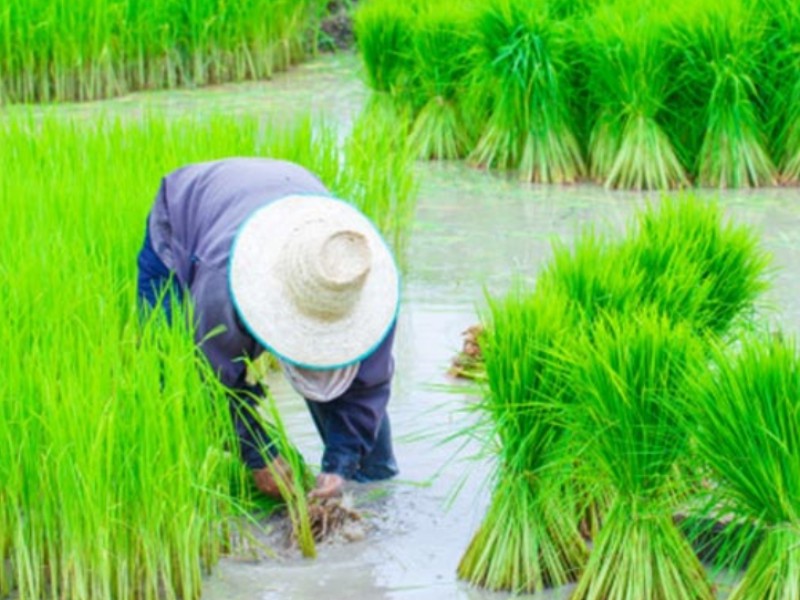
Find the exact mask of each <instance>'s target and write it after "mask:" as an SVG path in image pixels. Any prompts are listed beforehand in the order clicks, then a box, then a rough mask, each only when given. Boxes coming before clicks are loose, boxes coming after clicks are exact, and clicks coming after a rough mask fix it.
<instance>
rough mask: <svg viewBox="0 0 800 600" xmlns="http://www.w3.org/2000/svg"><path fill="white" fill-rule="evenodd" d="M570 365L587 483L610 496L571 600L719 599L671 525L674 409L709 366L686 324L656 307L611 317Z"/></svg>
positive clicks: (573, 417)
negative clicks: (696, 374) (696, 373)
mask: <svg viewBox="0 0 800 600" xmlns="http://www.w3.org/2000/svg"><path fill="white" fill-rule="evenodd" d="M579 335H580V339H579V341H577V342H576V343H575V344H574V345H573V346H572V347H571V348H570V349H569V352H568V354H566V355H565V357H564V359H565V362H566V365H567V366H566V368H567V369H568V370H569V372H570V378H571V381H572V385H573V393H574V394H575V395H576V397H578V398H580V399H581V401H580V402H578V403H569V404H567V405H566V407H565V418H566V420H565V423H567V424H568V426H569V428H570V429H571V430H572V431H573V432H574V433H575V435H576V438H577V440H580V441H581V442H579V444H580V445H579V446H576V447H583V448H585V452H583V453H582V454H581V455H580V459H581V461H582V462H581V465H582V466H583V467H584V468H585V469H586V470H587V473H589V478H588V481H594V482H596V481H601V482H603V483H604V485H608V486H609V487H610V488H611V489H612V490H613V499H612V501H611V505H610V506H609V508H608V510H607V512H606V513H605V515H604V518H603V526H602V528H601V529H600V531H599V533H598V535H597V536H596V538H595V539H594V545H593V548H592V551H591V554H590V556H589V561H588V563H587V565H586V569H585V570H584V572H583V574H582V576H581V578H580V579H579V581H578V584H577V586H576V588H575V590H574V592H573V594H572V596H571V597H572V598H575V599H578V600H579V599H582V598H587V599H588V598H606V599H608V600H614V599H624V598H658V599H669V598H676V599H677V598H680V599H684V598H707V599H710V598H713V594H712V590H711V586H710V584H709V583H708V581H707V580H706V576H705V572H704V569H703V566H702V565H701V563H700V561H699V560H698V558H697V557H696V556H695V554H694V551H693V549H692V547H691V545H690V544H689V543H688V541H687V540H686V539H685V538H684V537H683V535H682V534H681V533H680V531H679V530H678V528H677V527H676V525H675V524H674V522H673V518H672V514H673V510H674V508H675V505H676V503H677V501H678V499H679V498H680V497H681V492H680V488H679V486H678V485H676V482H675V481H674V479H673V478H672V477H671V475H672V472H673V467H674V465H675V464H676V461H678V459H679V458H680V457H681V456H682V455H683V454H684V452H686V449H687V445H688V435H687V434H686V432H685V430H683V429H682V428H681V427H679V422H678V418H677V416H676V414H675V411H674V405H675V404H677V403H678V402H681V401H682V399H683V398H684V396H685V395H686V393H687V391H686V390H687V376H688V373H689V372H690V370H691V369H693V368H696V365H697V364H698V363H700V362H702V361H703V352H702V345H701V344H699V343H698V342H697V337H696V336H695V334H694V332H693V331H692V330H691V329H690V328H689V327H687V326H686V325H684V324H673V323H672V322H671V321H670V320H669V319H668V318H666V317H664V316H661V315H659V314H658V313H657V312H655V311H652V310H646V309H644V310H640V311H635V312H630V313H628V314H627V315H614V314H609V315H608V317H607V318H604V319H599V320H598V321H596V322H595V323H594V324H593V325H592V326H591V328H587V329H586V330H584V331H582V332H579Z"/></svg>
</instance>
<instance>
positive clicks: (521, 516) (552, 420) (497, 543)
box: [458, 288, 587, 592]
mask: <svg viewBox="0 0 800 600" xmlns="http://www.w3.org/2000/svg"><path fill="white" fill-rule="evenodd" d="M489 305H490V320H489V323H488V324H487V327H486V331H485V333H484V334H483V336H482V350H483V355H484V359H485V370H486V378H485V379H486V382H487V389H486V392H485V396H484V399H483V401H482V403H481V404H480V407H479V409H480V410H481V412H482V413H483V414H484V417H485V419H486V420H487V421H488V423H489V425H490V428H491V431H492V438H491V439H492V440H493V442H494V444H495V445H496V447H495V448H494V450H495V452H496V454H497V456H498V464H497V467H496V469H497V471H496V475H495V478H494V491H493V493H492V498H491V504H490V507H489V509H488V511H487V514H486V517H485V518H484V521H483V523H482V524H481V526H480V528H479V530H478V531H477V533H476V534H475V536H474V537H473V539H472V541H471V542H470V545H469V547H468V548H467V550H466V552H465V553H464V555H463V557H462V558H461V561H460V563H459V566H458V575H459V577H460V578H462V579H465V580H467V581H469V582H471V583H473V584H475V585H479V586H482V587H486V588H490V589H500V590H512V591H515V592H518V591H528V592H533V591H539V590H542V589H544V588H546V587H556V586H561V585H564V584H566V583H568V582H570V581H574V580H575V579H576V578H577V576H578V574H579V572H580V571H581V569H582V567H583V564H584V562H585V560H586V556H587V550H586V546H585V544H584V542H583V539H582V538H581V537H580V534H579V532H578V522H577V511H576V505H577V503H576V499H575V497H574V495H573V494H572V493H571V488H570V485H569V480H568V473H569V468H570V460H569V458H568V457H569V454H568V452H567V448H568V445H567V436H566V434H565V431H564V430H563V429H562V428H561V427H560V426H559V425H557V424H556V421H557V419H556V418H557V416H558V414H557V412H558V411H557V406H558V402H559V401H560V399H562V398H563V396H564V394H565V391H566V389H567V385H566V381H565V377H564V373H563V371H561V370H560V369H559V368H558V367H557V366H556V365H555V364H554V358H553V355H554V353H555V351H556V349H557V348H558V347H559V345H560V344H562V343H563V339H564V337H565V336H568V335H569V334H570V330H571V326H572V323H573V322H572V319H571V318H570V317H571V315H570V314H569V313H568V311H567V310H566V306H565V303H564V302H563V301H562V300H561V299H560V297H559V296H557V295H543V294H532V293H530V292H526V291H525V290H524V288H519V289H516V290H514V291H512V292H511V293H510V294H509V295H508V296H507V297H505V298H502V299H498V300H493V299H491V298H490V299H489Z"/></svg>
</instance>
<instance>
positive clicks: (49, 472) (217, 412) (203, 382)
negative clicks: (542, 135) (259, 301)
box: [0, 113, 413, 600]
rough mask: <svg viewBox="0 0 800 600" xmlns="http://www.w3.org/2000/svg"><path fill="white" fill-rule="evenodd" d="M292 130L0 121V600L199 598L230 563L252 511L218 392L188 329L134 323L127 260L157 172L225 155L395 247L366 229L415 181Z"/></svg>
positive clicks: (229, 120)
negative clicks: (286, 183) (292, 181)
mask: <svg viewBox="0 0 800 600" xmlns="http://www.w3.org/2000/svg"><path fill="white" fill-rule="evenodd" d="M292 127H293V126H292V125H287V126H285V127H284V128H283V129H281V128H279V127H276V126H273V125H270V124H265V123H262V122H260V121H259V120H257V119H248V118H241V117H233V116H217V117H214V118H211V119H209V120H207V121H205V120H204V121H197V120H194V119H179V120H175V121H170V120H167V119H166V118H165V117H160V116H158V115H150V116H146V117H144V118H143V119H141V120H128V121H123V120H111V119H107V118H99V119H97V120H89V121H86V120H81V119H76V120H70V119H62V120H59V119H55V118H46V119H43V120H34V119H33V118H28V117H26V116H19V114H17V113H7V114H6V115H4V117H3V119H2V121H0V204H2V206H3V207H4V209H5V210H6V211H7V214H8V218H6V219H2V220H0V235H2V236H3V237H2V239H3V240H4V243H2V244H0V285H2V286H3V288H4V290H6V292H7V293H6V292H4V294H3V295H2V297H0V318H2V319H3V320H4V323H5V324H6V327H4V328H3V332H2V333H0V340H1V341H2V343H3V346H2V347H3V360H4V365H5V367H4V376H3V377H2V378H0V476H2V478H3V479H2V481H3V486H2V489H0V500H1V501H2V504H1V505H0V555H2V558H3V568H2V569H0V588H1V589H2V591H3V592H4V593H11V594H16V595H18V596H19V597H24V598H40V597H54V598H55V597H68V598H75V599H78V600H82V599H94V598H119V599H121V600H125V599H133V598H136V599H142V598H158V599H164V598H167V599H169V598H197V597H199V596H200V591H201V582H202V576H203V574H204V573H205V572H206V571H207V570H208V569H210V568H212V567H213V565H214V564H215V563H216V561H217V559H218V557H219V555H220V554H221V553H223V552H227V551H230V550H231V547H232V544H233V543H234V541H235V538H233V537H232V535H231V534H232V532H233V531H234V529H233V528H235V527H237V522H238V518H237V517H238V516H239V515H240V512H241V509H242V505H244V506H248V499H247V498H246V497H245V498H237V497H235V496H234V495H233V491H235V489H245V488H246V486H245V485H244V480H243V479H242V478H243V477H244V475H245V473H244V471H243V468H242V467H241V466H240V465H239V461H238V460H237V458H236V457H235V453H233V452H229V449H230V448H235V447H236V443H237V442H236V440H234V439H232V435H233V433H232V431H231V427H230V423H229V421H230V418H229V414H228V402H227V399H226V397H225V392H224V390H221V389H219V387H218V386H217V385H215V383H214V382H215V381H216V379H215V377H214V376H213V374H211V373H210V372H209V370H208V367H207V366H206V363H205V361H204V360H202V358H201V356H200V355H198V353H197V352H196V346H195V343H194V340H193V339H192V332H191V330H190V328H188V327H184V326H183V324H184V323H185V322H191V321H192V318H191V315H188V316H187V318H186V319H182V318H176V319H174V321H175V323H176V326H174V327H166V326H165V324H164V322H163V318H162V317H161V315H160V313H158V312H156V313H153V314H152V315H151V316H150V317H149V318H148V319H146V320H145V323H144V324H143V325H142V324H141V323H140V321H141V319H140V314H139V311H137V310H136V306H135V285H136V282H135V256H136V253H137V251H138V249H139V247H140V245H141V241H142V237H143V230H144V223H145V216H146V211H147V210H148V208H149V206H150V204H151V202H152V198H153V196H154V194H155V192H156V188H157V186H158V182H159V180H160V178H161V177H162V176H163V175H164V173H166V172H168V171H169V170H171V169H173V168H176V167H178V166H180V165H182V164H184V163H186V162H191V161H196V160H208V159H212V158H217V157H222V156H230V155H240V156H247V155H266V156H276V157H279V158H288V157H291V158H292V159H293V160H296V161H298V162H300V163H301V164H304V165H305V166H307V167H308V168H310V169H311V170H313V171H315V172H317V173H319V174H320V177H321V178H322V179H323V180H324V182H325V183H326V184H327V185H328V186H330V188H331V189H332V190H333V192H334V193H336V194H339V195H342V197H345V198H347V199H349V200H351V201H352V202H354V203H355V204H357V205H359V206H361V207H363V208H364V210H365V212H367V213H368V214H370V215H371V216H374V217H376V220H377V222H379V224H380V227H386V228H388V229H386V230H385V231H384V233H385V235H386V237H387V239H389V240H401V239H405V238H404V237H403V236H402V235H401V234H399V233H398V232H397V231H395V230H394V229H393V228H394V227H401V226H403V225H402V223H403V222H404V221H403V222H401V221H392V220H386V219H384V220H381V218H380V214H379V211H384V210H390V209H392V210H394V209H396V210H397V211H399V212H400V213H401V214H404V210H407V206H408V204H410V205H412V206H413V197H412V196H410V195H408V196H403V195H402V194H405V193H408V194H410V193H411V190H412V189H413V188H412V187H409V188H399V189H398V188H393V187H392V186H391V185H389V184H387V183H385V182H384V181H383V180H382V179H381V176H380V173H383V174H384V176H385V177H389V175H388V173H394V172H395V171H394V170H393V169H400V171H399V172H403V173H405V175H406V176H407V177H410V175H409V172H410V169H409V168H408V166H409V164H410V163H408V164H406V165H405V169H401V164H400V158H398V156H389V155H388V154H384V153H381V152H370V150H369V144H370V143H371V141H370V139H369V138H366V137H365V138H361V140H360V142H359V143H360V146H359V148H360V150H361V151H362V152H364V153H365V154H368V155H370V156H371V159H372V160H371V161H370V162H367V161H361V162H358V163H346V162H343V160H342V156H341V153H340V150H339V148H340V138H339V136H338V135H336V133H335V132H333V131H332V130H331V129H330V128H327V129H326V128H325V127H322V128H321V129H317V128H314V127H312V126H311V125H310V122H309V121H306V122H305V123H300V124H299V125H295V126H294V129H292ZM287 128H288V129H287ZM291 131H294V133H295V134H296V135H295V136H292V135H291V133H289V132H291ZM326 132H327V133H326ZM292 140H294V142H292ZM401 156H410V154H408V153H407V154H402V155H401ZM409 161H410V159H409ZM386 164H388V165H389V167H385V165H386ZM384 169H385V170H384ZM357 183H358V184H357ZM386 190H394V192H393V193H394V194H395V195H393V196H391V197H387V196H386V193H387V192H386ZM345 193H346V194H347V195H345ZM406 203H408V204H406ZM373 211H378V212H373ZM22 240H24V242H22ZM397 250H398V253H399V252H400V249H399V248H398V249H397ZM187 310H190V307H187ZM296 472H297V473H298V474H299V473H301V472H302V470H301V469H300V468H298V469H297V471H296ZM232 482H234V484H233V485H232ZM298 489H299V487H298ZM297 514H298V516H299V519H300V520H302V519H303V518H304V517H303V514H302V507H299V508H298V513H297Z"/></svg>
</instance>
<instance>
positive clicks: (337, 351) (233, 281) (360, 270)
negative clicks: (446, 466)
mask: <svg viewBox="0 0 800 600" xmlns="http://www.w3.org/2000/svg"><path fill="white" fill-rule="evenodd" d="M138 267H139V276H138V293H139V297H140V298H141V299H142V300H143V301H145V302H147V303H148V304H149V305H151V306H155V304H156V303H157V302H159V301H161V302H163V308H164V310H165V311H166V313H167V317H168V318H170V316H171V315H170V305H169V303H170V299H171V298H172V299H174V300H178V301H180V300H181V299H182V297H183V294H184V293H188V294H189V295H190V299H191V301H192V304H193V307H194V313H195V320H196V323H195V325H196V338H197V341H198V344H199V345H200V348H201V350H202V351H203V353H204V354H205V356H206V357H207V358H208V361H209V362H210V363H211V365H212V367H213V368H214V370H215V372H216V373H217V375H218V377H219V378H220V380H221V381H222V383H223V384H225V386H226V387H227V388H228V389H229V390H230V397H231V415H232V418H233V420H234V425H235V428H236V432H237V435H238V437H239V445H240V452H241V456H242V459H243V460H244V462H245V463H246V465H247V466H248V467H249V468H250V469H251V470H252V472H253V475H254V478H255V482H256V485H257V486H258V488H259V489H260V490H261V491H262V492H264V493H265V494H268V495H271V496H277V495H278V488H277V485H276V482H275V480H274V478H273V475H272V473H273V471H274V472H276V473H278V475H279V476H280V475H286V474H287V473H288V467H287V465H286V462H285V461H284V460H283V459H282V458H281V457H280V456H278V454H277V452H276V450H275V448H274V447H273V446H272V444H271V443H270V440H269V438H268V436H267V434H266V433H265V431H264V429H263V428H262V427H261V426H260V425H259V423H258V421H257V419H255V418H254V416H253V411H252V408H253V407H254V405H255V404H256V403H257V400H255V399H254V398H257V397H258V396H259V395H260V394H261V389H260V387H258V386H250V385H248V383H247V382H246V364H245V361H244V360H243V359H244V358H255V357H256V356H258V355H259V354H260V353H261V352H262V351H263V350H264V349H266V350H268V351H270V352H272V353H273V354H274V355H275V356H276V357H278V360H279V362H280V364H281V368H282V370H283V373H284V374H285V376H286V377H287V379H288V380H289V382H291V384H292V386H293V387H294V389H295V390H297V392H298V393H300V394H301V395H302V396H303V397H304V398H305V399H306V404H307V406H308V408H309V411H310V412H311V417H312V418H313V420H314V423H315V425H316V427H317V430H318V431H319V434H320V436H321V438H322V442H323V444H324V447H325V448H324V453H323V456H322V469H321V474H320V475H319V477H318V478H317V485H316V488H315V489H314V490H313V491H312V495H313V496H317V497H328V496H333V495H337V494H339V493H340V492H341V488H342V485H343V483H344V480H348V479H352V480H356V481H373V480H379V479H387V478H389V477H392V476H394V475H395V474H396V473H397V466H396V463H395V459H394V454H393V451H392V441H391V432H390V427H389V418H388V416H387V414H386V405H387V403H388V401H389V394H390V386H391V379H392V374H393V370H394V361H393V358H392V341H393V338H394V326H395V318H396V315H397V307H398V295H399V294H398V273H397V269H396V266H395V263H394V260H393V258H392V256H391V253H390V252H389V250H388V248H387V246H386V244H385V243H384V240H383V239H382V238H381V236H380V234H379V233H378V232H377V230H376V229H375V227H374V226H373V224H372V223H371V222H370V221H369V220H368V219H367V218H366V217H365V216H364V215H363V214H361V213H360V212H359V211H358V210H356V209H355V208H353V207H352V206H350V205H348V204H346V203H344V202H341V201H339V200H336V199H334V198H332V197H331V196H330V193H329V192H328V190H326V189H325V187H324V186H323V185H322V183H321V182H320V181H319V180H318V179H317V178H316V177H315V176H314V175H312V174H311V173H309V172H308V171H307V170H305V169H303V168H302V167H300V166H298V165H295V164H292V163H289V162H285V161H278V160H268V159H259V158H232V159H226V160H219V161H213V162H206V163H199V164H192V165H188V166H185V167H183V168H181V169H178V170H176V171H174V172H173V173H170V174H169V175H167V176H166V177H165V178H164V179H163V181H162V183H161V188H160V190H159V192H158V195H157V196H156V199H155V203H154V204H153V207H152V209H151V211H150V214H149V215H148V220H147V230H146V234H145V240H144V245H143V247H142V250H141V252H140V253H139V257H138ZM165 286H172V293H171V294H163V293H162V291H163V290H164V289H165ZM216 331H221V333H215V332H216ZM209 334H211V335H209ZM267 462H271V466H272V467H273V469H270V468H269V467H267Z"/></svg>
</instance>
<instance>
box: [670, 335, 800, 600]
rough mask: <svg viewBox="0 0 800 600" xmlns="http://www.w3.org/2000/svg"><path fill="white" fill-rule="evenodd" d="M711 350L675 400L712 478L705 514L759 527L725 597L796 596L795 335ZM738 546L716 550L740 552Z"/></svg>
mask: <svg viewBox="0 0 800 600" xmlns="http://www.w3.org/2000/svg"><path fill="white" fill-rule="evenodd" d="M712 356H713V359H714V365H715V367H714V369H711V370H706V372H704V373H703V374H702V375H701V376H699V377H697V378H696V382H695V385H694V394H693V395H692V396H691V397H689V398H686V399H685V401H684V402H682V403H681V404H680V405H679V407H680V410H681V411H682V412H683V413H684V414H685V415H686V416H687V417H688V418H690V419H691V423H692V425H693V429H694V430H695V439H696V451H697V453H698V455H699V456H700V458H701V460H702V464H704V465H706V467H707V469H708V477H709V479H710V480H711V481H712V482H713V485H712V486H709V488H708V489H707V498H708V508H707V509H706V511H705V514H710V515H712V517H713V516H717V517H718V516H719V515H725V514H728V515H731V517H732V521H733V524H734V525H737V524H739V523H741V522H744V523H745V524H747V525H749V526H750V527H751V529H752V528H753V527H755V528H756V529H757V531H758V532H759V535H758V536H756V537H755V541H756V543H757V545H756V547H755V551H754V553H752V556H751V557H750V560H749V562H748V564H747V565H746V567H745V569H744V574H743V576H742V577H741V579H740V580H739V582H738V585H737V586H736V587H735V589H734V590H733V591H732V592H731V594H730V596H729V598H731V599H733V600H741V599H745V598H785V599H792V598H800V589H799V588H798V586H797V582H798V581H800V554H798V548H800V543H798V542H799V541H800V540H798V533H797V532H798V515H799V514H800V505H799V504H798V499H800V490H798V482H800V473H798V468H800V462H798V460H797V457H798V453H800V447H798V443H800V421H798V414H799V413H798V398H800V358H798V353H797V344H796V341H794V340H793V339H782V338H781V337H779V336H771V337H766V336H764V337H757V336H750V337H748V338H746V339H745V340H743V341H742V343H741V345H740V346H739V347H738V348H737V349H736V350H732V349H731V348H728V347H724V346H722V345H719V344H717V345H716V346H715V348H714V352H713V354H712ZM753 539H754V536H752V535H751V536H749V539H745V540H744V541H746V542H748V543H752V541H753ZM742 547H743V544H741V543H740V544H738V545H733V546H728V547H723V548H722V549H721V551H722V552H724V553H726V554H728V555H729V556H728V558H730V557H731V555H732V556H733V557H739V559H740V558H741V557H742V556H743V555H744V554H745V553H743V552H742ZM733 566H734V568H736V567H741V566H742V564H741V560H739V561H734V565H733Z"/></svg>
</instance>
